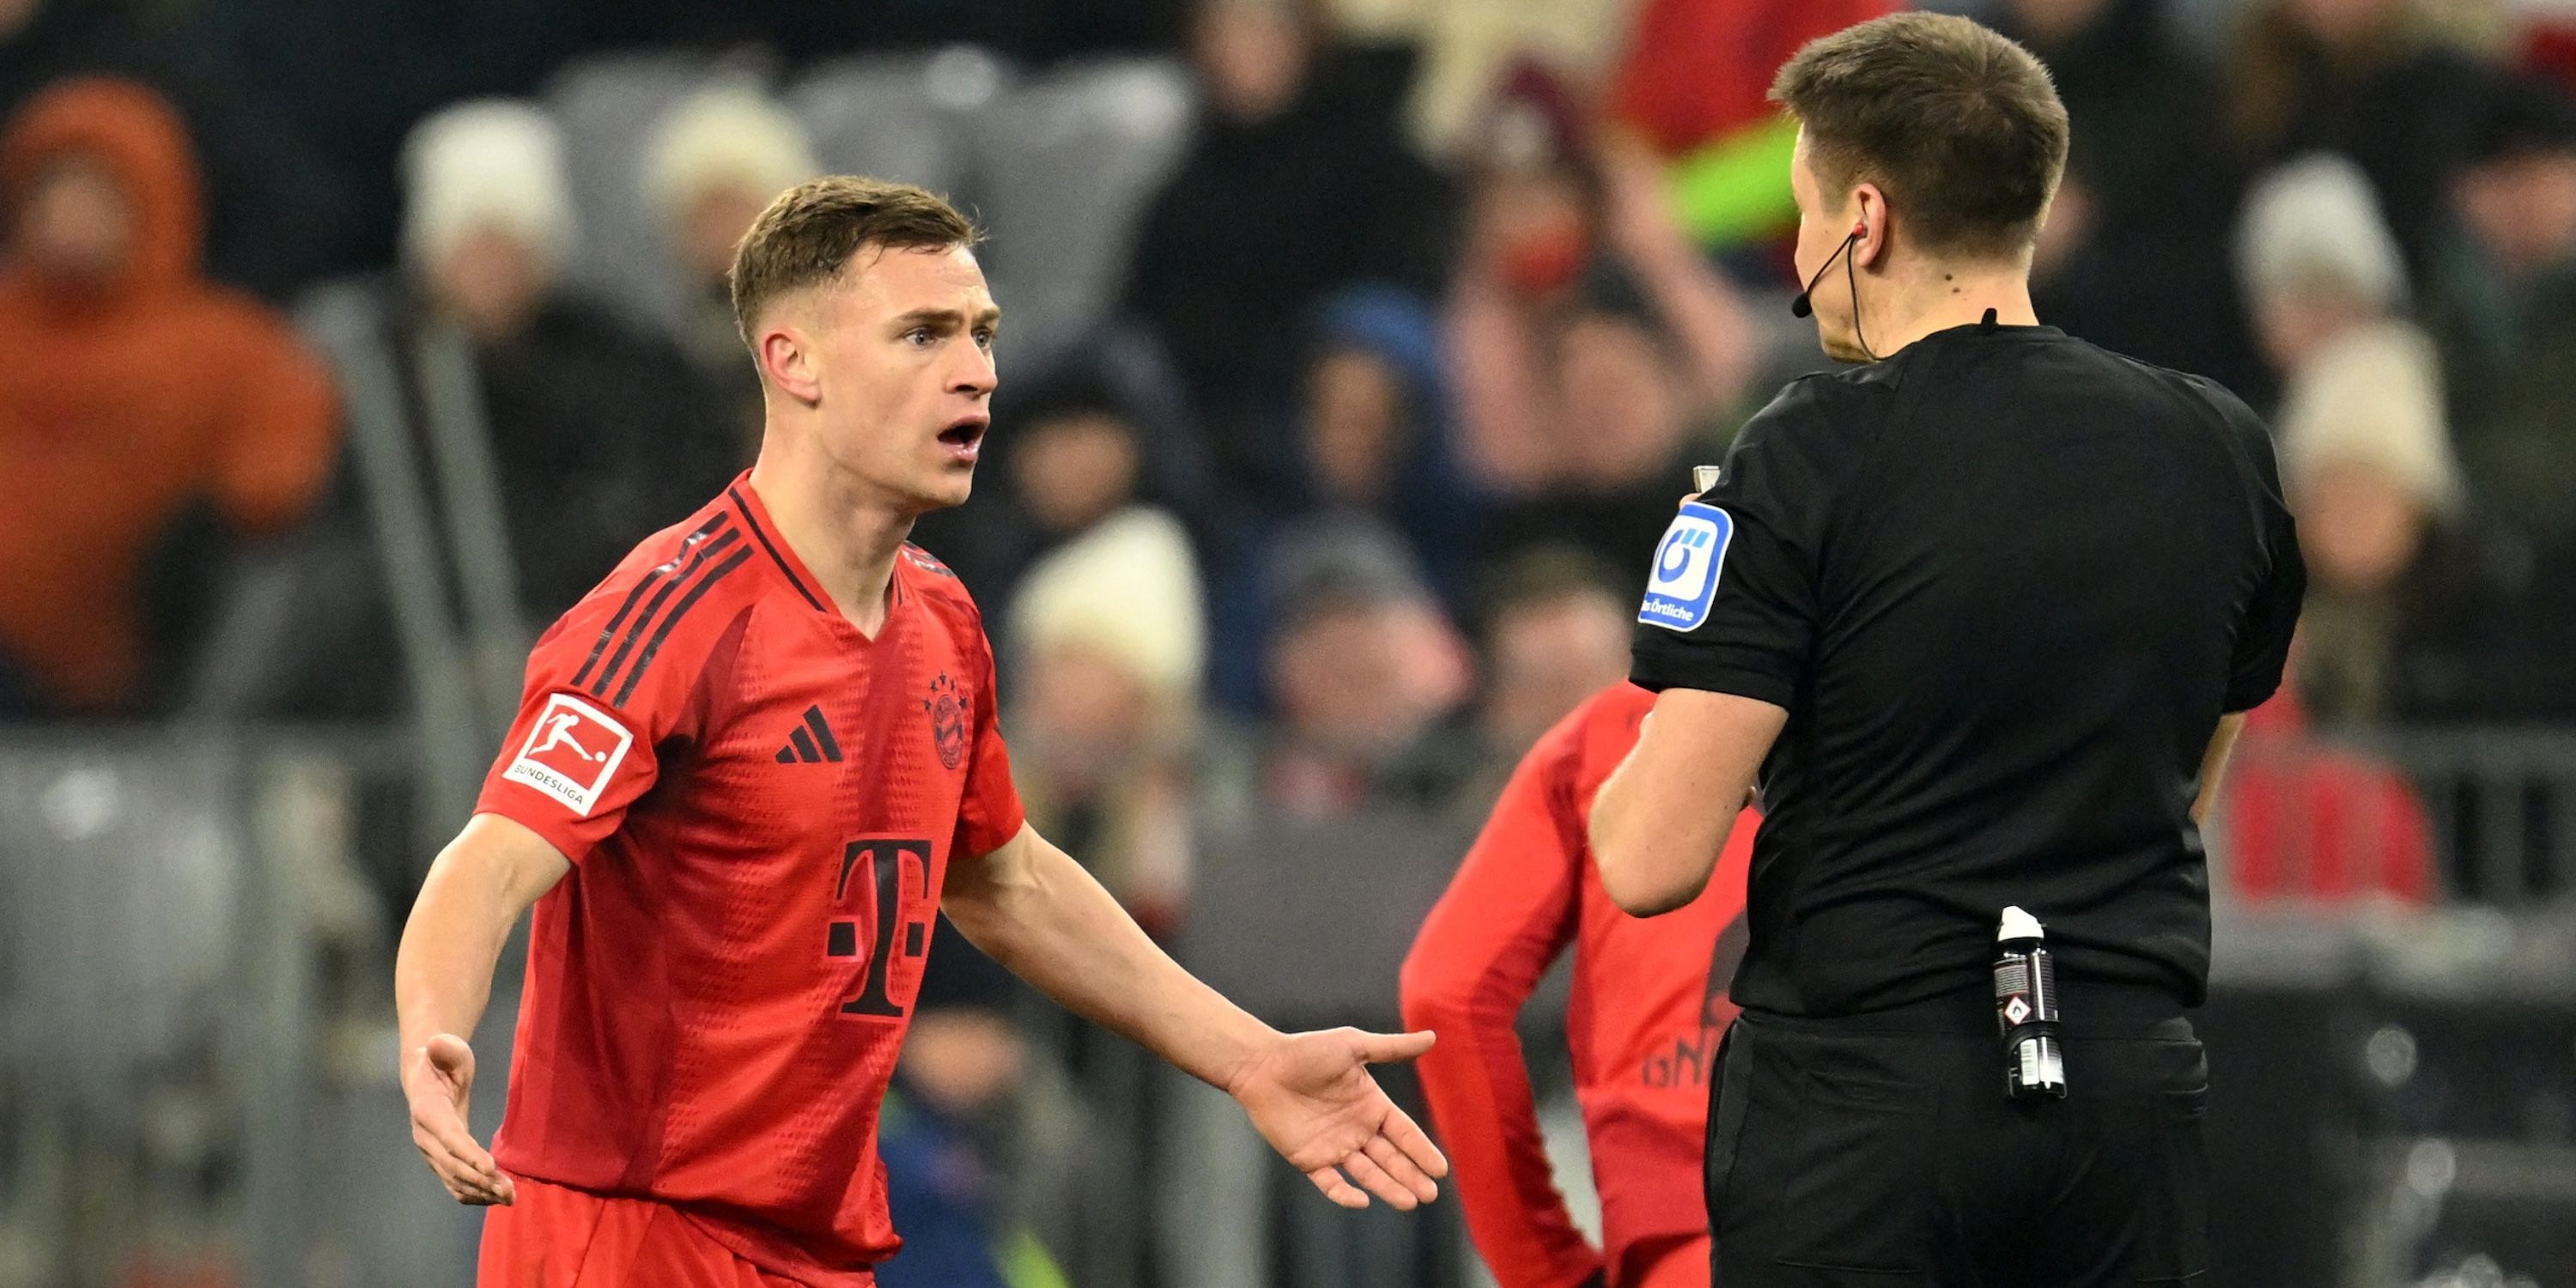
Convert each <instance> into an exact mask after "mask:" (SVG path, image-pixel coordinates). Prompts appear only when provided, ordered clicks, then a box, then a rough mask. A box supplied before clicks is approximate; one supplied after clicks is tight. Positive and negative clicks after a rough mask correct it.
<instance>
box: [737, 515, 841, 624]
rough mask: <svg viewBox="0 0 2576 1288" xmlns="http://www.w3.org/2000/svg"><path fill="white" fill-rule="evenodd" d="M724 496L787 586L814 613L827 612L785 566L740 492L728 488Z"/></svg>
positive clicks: (776, 548) (802, 582) (783, 560)
mask: <svg viewBox="0 0 2576 1288" xmlns="http://www.w3.org/2000/svg"><path fill="white" fill-rule="evenodd" d="M725 494H726V495H728V496H730V497H732V498H733V504H734V508H735V509H738V510H740V511H742V522H743V526H744V527H747V528H750V529H751V535H753V536H754V537H757V538H759V539H760V548H761V549H763V550H766V551H768V552H769V558H770V561H771V562H772V563H775V564H777V565H778V571H779V572H780V574H782V575H784V576H785V577H786V578H787V584H788V585H790V586H794V587H795V588H796V593H797V594H799V595H803V596H804V597H805V602H806V603H808V604H811V605H813V606H814V611H815V612H818V613H820V612H825V611H828V610H826V609H825V608H824V607H823V601H822V600H819V599H816V598H815V597H814V592H813V591H810V590H807V589H805V583H804V581H803V580H801V579H799V578H798V577H797V575H796V570H795V569H793V568H790V567H788V566H787V559H786V556H784V555H781V554H779V553H778V547H777V546H776V545H773V544H771V542H770V540H769V534H768V533H767V532H764V531H762V530H761V527H760V520H758V519H755V518H753V517H752V516H751V506H750V505H749V504H747V503H745V502H744V501H743V499H742V492H741V491H740V490H739V489H736V488H730V487H729V488H726V489H725Z"/></svg>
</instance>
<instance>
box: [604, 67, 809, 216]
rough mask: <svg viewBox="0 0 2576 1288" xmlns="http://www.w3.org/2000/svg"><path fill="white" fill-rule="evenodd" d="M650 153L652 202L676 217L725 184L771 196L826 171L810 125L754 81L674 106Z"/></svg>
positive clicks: (647, 180)
mask: <svg viewBox="0 0 2576 1288" xmlns="http://www.w3.org/2000/svg"><path fill="white" fill-rule="evenodd" d="M644 156H645V162H644V197H645V200H646V201H647V202H649V203H650V204H651V205H652V206H653V207H654V208H655V209H657V210H659V211H660V212H661V213H662V215H663V216H664V218H665V219H669V220H676V219H678V218H680V217H681V216H682V215H684V214H686V213H687V211H688V207H689V203H690V202H691V201H692V200H693V199H695V198H696V197H697V196H698V195H699V194H700V193H703V192H705V191H706V190H707V189H709V188H712V187H715V186H717V185H719V184H738V185H740V186H742V187H745V188H748V189H750V190H752V191H754V192H758V193H762V194H764V195H766V194H773V193H777V192H780V191H783V190H785V189H787V188H791V187H794V186H795V185H797V184H800V183H803V182H805V181H806V180H808V179H811V178H813V177H814V176H816V175H818V174H821V173H822V172H823V167H822V166H821V165H820V164H818V163H816V161H815V160H814V149H813V147H812V145H811V144H810V143H809V142H808V141H807V139H806V136H805V127H804V126H803V125H801V124H799V123H798V122H797V120H796V118H795V117H794V116H792V115H790V114H789V113H788V111H787V109H786V108H784V107H781V106H779V104H778V101H777V100H776V99H773V98H771V97H770V96H769V95H767V94H765V93H762V92H761V91H760V90H759V89H757V88H755V87H753V86H749V85H719V86H716V87H714V88H711V89H707V90H702V91H700V92H699V93H697V94H695V95H693V96H691V97H690V98H689V99H687V100H686V101H684V102H682V103H681V104H680V105H679V106H677V107H674V108H672V109H671V111H670V112H669V113H668V114H666V115H664V116H663V118H662V122H661V126H660V128H658V129H656V130H655V131H654V134H653V142H652V145H651V146H650V147H648V148H646V149H645V153H644Z"/></svg>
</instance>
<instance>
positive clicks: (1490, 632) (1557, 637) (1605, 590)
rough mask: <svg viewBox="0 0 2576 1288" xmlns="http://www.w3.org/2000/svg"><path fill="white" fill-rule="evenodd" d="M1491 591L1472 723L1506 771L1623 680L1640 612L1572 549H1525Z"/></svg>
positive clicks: (1604, 574)
mask: <svg viewBox="0 0 2576 1288" xmlns="http://www.w3.org/2000/svg"><path fill="white" fill-rule="evenodd" d="M1494 583H1495V585H1494V591H1493V594H1492V599H1491V602H1490V604H1489V605H1488V607H1487V608H1486V610H1485V630H1484V637H1485V638H1484V645H1485V693H1484V698H1483V701H1482V703H1481V705H1480V706H1479V708H1478V711H1477V717H1476V718H1477V723H1478V725H1479V726H1480V728H1481V729H1482V732H1483V733H1484V736H1485V741H1486V743H1487V745H1488V747H1489V748H1490V749H1491V753H1492V755H1493V756H1494V758H1495V762H1496V765H1497V766H1498V767H1499V768H1502V769H1504V770H1506V771H1508V769H1509V767H1510V766H1511V765H1512V764H1513V763H1514V762H1516V761H1518V760H1519V759H1520V756H1521V753H1523V752H1525V751H1528V750H1529V749H1530V746H1531V744H1533V743H1535V742H1537V741H1538V739H1539V735H1541V734H1544V733H1546V732H1547V731H1548V730H1549V729H1550V728H1552V727H1554V726H1555V724H1556V722H1557V721H1559V720H1561V719H1564V718H1565V714H1566V713H1567V712H1569V711H1572V710H1574V708H1575V707H1577V706H1580V705H1581V704H1582V702H1583V700H1584V699H1585V698H1588V697H1590V696H1592V695H1593V694H1594V693H1596V692H1598V691H1600V690H1601V689H1603V688H1605V687H1607V686H1609V685H1611V684H1613V683H1615V682H1617V681H1619V680H1622V679H1625V678H1627V675H1628V636H1629V633H1630V631H1631V630H1632V629H1633V628H1634V626H1635V624H1636V613H1635V610H1634V609H1633V608H1632V607H1631V606H1630V605H1629V603H1628V602H1627V601H1626V600H1625V599H1622V598H1621V597H1620V596H1619V595H1618V594H1617V593H1616V592H1614V591H1613V590H1611V588H1610V587H1611V582H1610V579H1609V574H1608V572H1607V571H1606V570H1605V569H1603V568H1602V567H1601V565H1600V564H1599V563H1598V562H1596V561H1595V560H1593V559H1592V558H1591V557H1590V556H1588V555H1585V554H1583V553H1581V552H1580V551H1576V550H1573V549H1570V548H1563V547H1558V548H1552V549H1551V548H1546V547H1541V548H1538V549H1534V550H1531V551H1529V552H1528V553H1527V554H1524V555H1522V556H1521V557H1520V558H1518V559H1516V560H1514V561H1512V562H1511V563H1508V564H1505V565H1504V566H1503V567H1501V568H1499V569H1497V570H1496V572H1495V576H1494Z"/></svg>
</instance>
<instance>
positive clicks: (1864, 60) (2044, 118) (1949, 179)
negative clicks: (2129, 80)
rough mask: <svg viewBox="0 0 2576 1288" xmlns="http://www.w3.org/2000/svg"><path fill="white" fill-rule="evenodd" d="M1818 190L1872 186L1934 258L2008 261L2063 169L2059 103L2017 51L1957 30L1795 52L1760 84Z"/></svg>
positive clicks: (1876, 36)
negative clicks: (1782, 114) (1791, 125)
mask: <svg viewBox="0 0 2576 1288" xmlns="http://www.w3.org/2000/svg"><path fill="white" fill-rule="evenodd" d="M1771 99H1772V101H1773V102H1776V103H1778V104H1780V105H1781V106H1782V107H1783V108H1785V109H1787V110H1788V112H1789V114H1790V115H1791V116H1793V117H1795V118H1796V119H1797V121H1798V123H1799V125H1800V126H1801V127H1803V128H1804V129H1805V131H1806V135H1807V155H1808V158H1809V164H1810V165H1812V166H1813V167H1814V169H1815V172H1816V176H1817V178H1819V179H1821V180H1823V181H1824V183H1825V185H1826V186H1827V188H1828V189H1830V190H1834V191H1840V190H1842V189H1844V188H1847V187H1848V186H1849V185H1851V184H1855V183H1861V182H1864V181H1866V182H1872V183H1876V184H1878V185H1879V186H1880V187H1881V188H1883V189H1885V190H1886V191H1887V193H1888V197H1889V200H1890V201H1891V202H1892V203H1894V204H1895V206H1896V207H1897V210H1898V212H1899V215H1900V217H1901V218H1903V219H1904V221H1905V223H1906V226H1907V228H1908V229H1909V230H1910V231H1911V233H1912V234H1913V235H1914V236H1915V237H1917V238H1918V239H1920V240H1921V242H1922V243H1923V244H1924V245H1925V246H1926V247H1927V248H1928V249H1931V250H1933V251H1936V252H1943V253H1951V254H1966V255H1993V256H2007V255H2016V254H2019V253H2021V252H2023V251H2026V250H2028V249H2029V248H2030V246H2031V245H2032V244H2033V243H2034V242H2036V241H2037V240H2038V239H2039V226H2040V221H2041V219H2042V218H2044V217H2045V216H2046V215H2047V213H2048V202H2049V198H2050V197H2051V196H2053V195H2055V193H2056V191H2057V180H2058V177H2059V176H2060V175H2061V174H2063V173H2064V172H2065V169H2066V146H2067V137H2068V135H2067V126H2066V105H2065V104H2064V103H2061V102H2059V101H2058V98H2057V86H2056V85H2055V84H2053V83H2052V82H2051V81H2050V80H2049V77H2048V69H2047V68H2045V67H2042V66H2041V65H2040V62H2039V60H2038V59H2037V58H2034V57H2032V56H2031V53H2030V51H2029V50H2027V49H2024V48H2022V47H2021V46H2019V45H2017V44H2014V43H2013V42H2012V41H2010V40H2007V39H2005V38H2004V37H2003V36H2001V35H1998V34H1996V33H1995V32H1994V31H1991V30H1989V29H1987V28H1985V27H1982V26H1979V25H1978V24H1976V23H1974V22H1971V21H1969V20H1968V19H1966V18H1960V17H1954V16H1951V15H1947V14H1936V13H1897V14H1890V15H1888V16H1887V17H1884V18H1874V19H1872V20H1870V21H1868V22H1864V23H1861V24H1859V25H1858V26H1854V27H1847V28H1844V29H1843V30H1841V31H1838V32H1835V33H1834V34H1832V35H1830V36H1821V37H1818V38H1817V39H1815V40H1811V41H1809V42H1807V44H1806V46H1805V47H1804V48H1802V49H1800V50H1799V51H1798V52H1797V54H1796V55H1795V56H1794V57H1792V58H1790V59H1789V61H1788V63H1787V65H1785V66H1783V67H1782V68H1781V69H1780V75H1779V77H1778V79H1776V80H1774V81H1773V82H1772V83H1771Z"/></svg>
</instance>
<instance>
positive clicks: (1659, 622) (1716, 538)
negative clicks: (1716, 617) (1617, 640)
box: [1637, 501, 1735, 631]
mask: <svg viewBox="0 0 2576 1288" xmlns="http://www.w3.org/2000/svg"><path fill="white" fill-rule="evenodd" d="M1734 535H1735V520H1733V519H1730V518H1728V517H1727V515H1726V511H1724V510H1721V509H1718V508H1717V507H1716V506H1713V505H1702V504H1700V503H1699V502H1697V501H1686V502H1683V503H1682V512H1681V513H1680V514H1678V515H1675V516H1674V517H1673V526H1671V527H1669V528H1666V529H1664V539H1663V542H1662V543H1661V544H1659V545H1657V546H1656V547H1655V567H1654V570H1653V571H1652V572H1651V573H1649V574H1648V575H1647V578H1646V602H1645V603H1643V604H1640V605H1638V607H1637V620H1638V621H1640V622H1643V623H1645V624H1646V625H1648V626H1661V627H1663V628H1664V629H1665V630H1668V631H1687V630H1696V629H1698V627H1699V624H1700V623H1701V622H1704V621H1707V620H1708V606H1709V604H1710V602H1711V601H1713V600H1715V599H1716V598H1717V575H1718V572H1719V571H1720V568H1719V565H1720V564H1722V563H1724V562H1725V560H1726V543H1727V541H1728V539H1729V538H1732V537H1733V536H1734Z"/></svg>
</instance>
